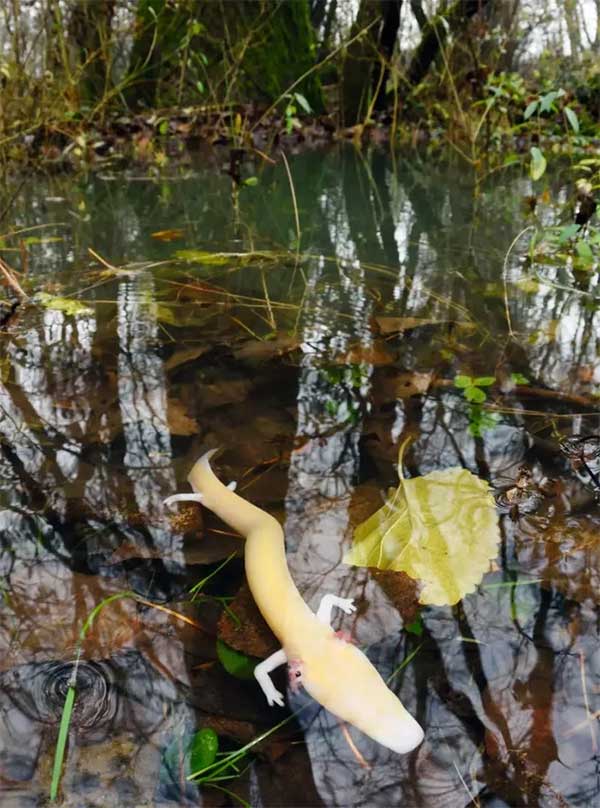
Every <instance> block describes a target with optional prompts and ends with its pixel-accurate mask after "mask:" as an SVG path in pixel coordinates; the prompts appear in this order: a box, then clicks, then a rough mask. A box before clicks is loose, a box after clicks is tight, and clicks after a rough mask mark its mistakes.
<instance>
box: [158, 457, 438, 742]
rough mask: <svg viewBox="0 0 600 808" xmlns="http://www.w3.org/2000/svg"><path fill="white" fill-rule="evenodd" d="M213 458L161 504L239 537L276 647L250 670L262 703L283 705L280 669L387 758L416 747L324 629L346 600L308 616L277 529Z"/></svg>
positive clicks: (396, 709)
mask: <svg viewBox="0 0 600 808" xmlns="http://www.w3.org/2000/svg"><path fill="white" fill-rule="evenodd" d="M215 451H216V450H213V451H210V452H207V453H206V454H205V455H203V456H202V457H201V458H200V460H198V461H197V462H196V463H195V464H194V466H193V468H192V470H191V472H190V474H189V476H188V481H189V483H190V485H191V487H192V489H193V491H194V493H193V494H176V495H175V496H172V497H169V498H168V499H166V500H165V504H167V505H171V504H172V503H174V502H180V501H188V500H191V501H194V502H201V503H202V505H204V506H205V507H206V508H209V509H210V510H211V511H214V513H216V514H217V516H219V517H220V518H221V519H222V520H223V521H224V522H226V523H227V524H228V525H229V526H230V527H232V528H233V529H234V530H236V531H237V532H238V533H241V535H242V536H245V538H246V548H245V563H246V577H247V579H248V585H249V586H250V589H251V591H252V595H253V597H254V600H255V601H256V603H257V605H258V608H259V609H260V611H261V613H262V615H263V617H264V618H265V620H266V622H267V623H268V624H269V626H270V628H271V630H272V631H273V633H274V634H275V636H276V637H277V638H278V639H279V641H280V642H281V644H282V646H283V647H282V648H281V650H279V651H277V652H276V653H274V654H272V656H270V657H269V658H268V659H265V660H264V662H261V663H260V664H258V665H257V666H256V668H255V670H254V675H255V676H256V679H257V680H258V683H259V684H260V686H261V688H262V690H263V692H264V694H265V696H266V697H267V701H268V702H269V704H270V705H273V704H278V705H280V706H282V705H283V694H282V693H280V692H279V691H278V690H277V689H276V687H275V685H274V684H273V682H272V681H271V677H270V676H269V673H270V671H272V670H274V669H275V668H277V667H278V666H279V665H284V664H285V663H286V662H287V663H288V664H289V671H290V682H291V685H292V687H295V686H298V684H299V683H300V682H301V683H302V685H303V686H304V687H305V688H306V690H307V691H308V693H309V694H310V695H311V696H312V697H313V698H314V699H316V701H318V702H319V703H320V704H322V705H323V707H326V708H327V709H328V710H330V711H331V712H332V713H333V714H334V715H336V716H338V717H339V718H341V719H343V720H344V721H348V723H350V724H353V725H354V726H355V727H357V728H358V729H360V730H362V732H364V733H365V734H366V735H369V736H370V737H371V738H373V739H374V740H376V741H378V742H379V743H381V744H383V745H384V746H387V747H388V748H389V749H393V750H394V751H395V752H410V751H411V749H414V748H415V747H416V746H418V745H419V744H420V743H421V741H422V740H423V730H422V729H421V727H420V726H419V724H418V723H417V722H416V721H415V719H414V718H413V717H412V716H411V715H410V714H409V713H408V712H407V711H406V710H405V709H404V707H403V706H402V704H401V702H400V700H399V699H398V697H397V696H396V695H395V694H394V693H392V691H391V690H390V689H389V688H388V687H387V685H386V684H385V682H384V681H383V679H382V678H381V676H380V675H379V673H378V672H377V670H376V669H375V668H374V667H373V665H372V664H371V663H370V662H369V660H368V659H367V657H366V656H365V655H364V654H363V653H362V651H360V650H359V649H358V648H356V646H354V645H351V644H350V643H348V642H346V641H344V640H343V639H341V638H340V637H339V636H337V635H336V633H335V632H334V630H333V629H332V628H331V626H330V620H331V611H332V609H333V607H334V606H338V607H339V608H341V609H343V611H344V612H346V614H350V613H351V612H353V611H355V606H354V605H353V602H352V600H350V599H347V598H339V597H337V596H335V595H325V596H324V597H323V599H322V600H321V604H320V606H319V608H318V610H317V613H316V614H314V613H313V612H312V611H311V610H310V609H309V607H308V606H307V605H306V603H305V602H304V601H303V599H302V597H301V595H300V593H299V592H298V590H297V589H296V586H295V584H294V581H293V580H292V577H291V575H290V573H289V570H288V566H287V562H286V557H285V544H284V537H283V531H282V529H281V526H280V525H279V523H278V522H277V520H276V519H274V518H273V517H272V516H270V515H269V514H268V513H265V511H262V510H261V509H260V508H257V507H256V506H254V505H252V504H250V503H249V502H248V501H247V500H245V499H243V498H242V497H240V496H238V495H237V494H235V493H234V492H233V486H232V485H230V486H225V485H223V483H222V482H221V481H220V480H219V479H218V478H217V477H216V476H215V474H214V472H213V471H212V469H211V467H210V463H209V461H210V458H211V457H212V455H213V454H214V452H215Z"/></svg>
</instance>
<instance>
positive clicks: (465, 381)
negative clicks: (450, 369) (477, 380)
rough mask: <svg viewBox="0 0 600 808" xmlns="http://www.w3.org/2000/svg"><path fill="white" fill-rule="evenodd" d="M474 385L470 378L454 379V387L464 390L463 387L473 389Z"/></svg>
mask: <svg viewBox="0 0 600 808" xmlns="http://www.w3.org/2000/svg"><path fill="white" fill-rule="evenodd" d="M472 384H473V379H472V378H471V377H470V376H455V377H454V386H455V387H459V388H463V387H471V385H472Z"/></svg>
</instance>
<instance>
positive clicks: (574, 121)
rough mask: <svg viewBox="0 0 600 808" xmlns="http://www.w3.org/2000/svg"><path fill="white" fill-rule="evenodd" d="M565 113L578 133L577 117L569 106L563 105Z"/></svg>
mask: <svg viewBox="0 0 600 808" xmlns="http://www.w3.org/2000/svg"><path fill="white" fill-rule="evenodd" d="M565 115H566V116H567V120H568V121H569V123H570V124H571V128H572V130H573V131H574V132H575V134H576V135H578V134H579V119H578V117H577V115H576V114H575V112H574V111H573V110H572V109H571V107H565Z"/></svg>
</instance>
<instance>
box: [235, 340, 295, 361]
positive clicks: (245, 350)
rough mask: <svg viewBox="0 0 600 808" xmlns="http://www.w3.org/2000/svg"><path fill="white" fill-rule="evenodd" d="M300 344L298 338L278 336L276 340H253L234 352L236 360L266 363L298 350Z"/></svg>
mask: <svg viewBox="0 0 600 808" xmlns="http://www.w3.org/2000/svg"><path fill="white" fill-rule="evenodd" d="M299 345H300V342H299V340H298V338H297V337H293V336H290V335H289V334H278V335H277V336H276V337H275V338H274V339H267V340H261V339H251V340H247V341H246V342H244V343H243V344H242V345H240V347H239V348H236V349H235V350H234V352H233V355H234V356H235V358H236V359H243V360H244V359H246V360H247V359H251V360H256V361H262V362H264V361H266V360H267V359H272V358H273V357H274V356H283V355H284V354H288V353H290V352H291V351H295V350H296V348H298V347H299Z"/></svg>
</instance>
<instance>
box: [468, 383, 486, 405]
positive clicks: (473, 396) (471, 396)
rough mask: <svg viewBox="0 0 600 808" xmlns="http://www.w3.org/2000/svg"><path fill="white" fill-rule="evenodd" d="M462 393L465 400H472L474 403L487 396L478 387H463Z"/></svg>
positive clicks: (479, 402)
mask: <svg viewBox="0 0 600 808" xmlns="http://www.w3.org/2000/svg"><path fill="white" fill-rule="evenodd" d="M464 395H465V398H466V399H467V401H472V402H473V403H474V404H481V403H482V402H483V401H485V400H486V398H487V396H486V394H485V393H484V392H483V390H481V389H480V388H479V387H465V393H464Z"/></svg>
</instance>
